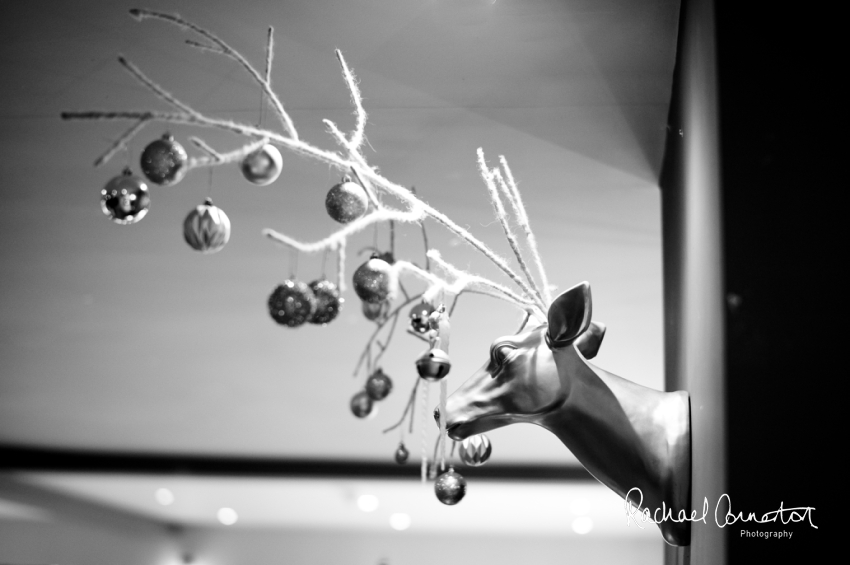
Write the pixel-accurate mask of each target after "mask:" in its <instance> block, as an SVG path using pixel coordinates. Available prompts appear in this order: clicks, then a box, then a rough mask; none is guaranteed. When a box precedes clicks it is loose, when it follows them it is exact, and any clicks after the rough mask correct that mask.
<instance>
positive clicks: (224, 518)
mask: <svg viewBox="0 0 850 565" xmlns="http://www.w3.org/2000/svg"><path fill="white" fill-rule="evenodd" d="M238 519H239V515H238V514H236V510H234V509H233V508H219V509H218V521H219V522H221V523H222V524H224V525H225V526H232V525H233V524H235V523H236V520H238Z"/></svg>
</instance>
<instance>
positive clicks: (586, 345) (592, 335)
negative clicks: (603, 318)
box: [575, 322, 606, 359]
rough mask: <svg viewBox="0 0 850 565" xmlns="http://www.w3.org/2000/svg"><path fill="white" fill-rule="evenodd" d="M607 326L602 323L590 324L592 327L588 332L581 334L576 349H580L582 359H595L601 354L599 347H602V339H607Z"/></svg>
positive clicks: (576, 342)
mask: <svg viewBox="0 0 850 565" xmlns="http://www.w3.org/2000/svg"><path fill="white" fill-rule="evenodd" d="M605 330H606V328H605V324H603V323H602V322H590V327H589V328H587V331H586V332H584V333H583V334H581V335H580V336H579V337H578V339H577V340H576V341H575V346H576V349H578V350H579V351H580V352H581V354H582V357H584V358H585V359H593V358H594V357H596V354H597V353H599V346H600V345H602V338H604V337H605Z"/></svg>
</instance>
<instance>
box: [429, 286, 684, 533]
mask: <svg viewBox="0 0 850 565" xmlns="http://www.w3.org/2000/svg"><path fill="white" fill-rule="evenodd" d="M591 307H592V304H591V294H590V285H588V284H587V283H582V284H579V285H577V286H575V287H573V288H571V289H569V290H567V291H565V292H564V293H563V294H561V295H560V296H558V297H557V298H556V299H555V300H554V301H553V302H552V304H551V306H550V307H549V311H548V314H547V317H548V324H543V325H539V326H537V327H533V328H528V327H526V328H523V330H522V331H521V332H520V333H518V334H516V335H512V336H505V337H500V338H498V339H496V340H495V341H494V342H493V344H492V345H491V347H490V354H489V358H488V360H487V361H486V362H485V363H484V366H483V367H481V369H480V370H479V371H478V372H477V373H475V374H474V375H473V376H472V377H471V378H470V379H469V380H468V381H466V382H465V383H464V384H463V385H461V387H460V388H459V389H458V390H457V391H455V392H454V393H453V394H452V395H451V396H450V397H449V398H448V401H447V403H446V430H447V433H448V434H449V436H450V437H451V438H453V439H455V440H461V439H464V438H466V437H469V436H470V435H473V434H477V433H481V432H486V431H488V430H493V429H495V428H499V427H502V426H506V425H509V424H513V423H516V422H527V423H532V424H537V425H540V426H542V427H544V428H546V429H548V430H549V431H551V432H552V433H554V434H555V435H556V436H558V438H559V439H560V440H561V441H562V442H563V443H564V444H565V445H566V446H567V447H568V448H569V449H570V450H571V451H572V452H573V454H574V455H575V456H576V457H577V458H578V460H579V461H580V462H581V463H582V464H583V465H584V466H585V467H586V468H587V470H588V471H590V473H591V474H593V476H594V477H596V478H597V479H598V480H599V481H601V482H602V483H604V484H605V485H607V486H608V487H610V488H611V489H613V490H614V491H615V492H617V493H618V494H619V495H620V496H621V497H623V498H625V497H626V496H629V497H630V500H633V502H635V503H636V504H637V503H639V501H638V500H635V498H636V496H635V495H636V493H635V492H634V491H632V493H631V494H630V491H631V490H632V489H633V488H635V487H637V488H639V489H640V491H641V493H642V495H643V500H642V502H643V507H644V508H647V509H648V510H649V511H650V512H651V513H654V512H655V510H656V509H660V510H659V512H660V514H656V517H657V518H659V519H660V518H661V517H662V516H664V512H665V509H672V512H673V517H677V516H678V512H679V511H680V510H683V511H685V512H686V513H687V512H688V510H689V507H690V504H689V486H690V407H689V400H688V395H687V393H685V392H672V393H664V392H659V391H655V390H652V389H649V388H646V387H643V386H641V385H638V384H635V383H632V382H630V381H627V380H625V379H622V378H620V377H617V376H616V375H613V374H611V373H608V372H607V371H604V370H602V369H600V368H598V367H595V366H593V365H592V364H590V363H589V362H588V359H592V358H593V357H594V356H595V355H596V353H597V351H598V350H599V346H600V344H601V342H602V339H603V337H604V335H605V326H604V325H603V324H599V323H595V322H592V321H591V309H592V308H591ZM657 521H659V524H658V525H659V528H660V529H661V532H662V535H663V536H664V539H665V540H666V541H667V542H668V543H670V544H673V545H687V544H688V543H689V540H690V527H689V522H686V521H683V522H674V521H672V520H669V519H668V520H666V521H664V520H657Z"/></svg>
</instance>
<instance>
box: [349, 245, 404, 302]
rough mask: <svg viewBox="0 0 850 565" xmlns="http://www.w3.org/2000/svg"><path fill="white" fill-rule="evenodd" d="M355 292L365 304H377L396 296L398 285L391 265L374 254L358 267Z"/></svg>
mask: <svg viewBox="0 0 850 565" xmlns="http://www.w3.org/2000/svg"><path fill="white" fill-rule="evenodd" d="M353 283H354V292H356V293H357V296H359V297H360V299H361V300H362V301H363V302H369V303H371V304H377V303H379V302H382V301H384V300H386V299H387V298H388V297H391V295H394V294H395V288H396V286H397V284H398V282H397V280H396V276H395V274H394V273H393V270H392V267H390V265H389V263H387V262H386V261H384V260H383V259H380V258H379V257H377V254H373V255H372V258H371V259H369V260H368V261H366V262H365V263H363V264H362V265H360V266H359V267H357V270H356V271H354V277H353Z"/></svg>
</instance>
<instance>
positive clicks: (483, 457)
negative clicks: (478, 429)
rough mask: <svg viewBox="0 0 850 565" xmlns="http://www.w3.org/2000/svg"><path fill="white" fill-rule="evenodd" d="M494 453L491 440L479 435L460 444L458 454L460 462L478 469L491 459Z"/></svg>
mask: <svg viewBox="0 0 850 565" xmlns="http://www.w3.org/2000/svg"><path fill="white" fill-rule="evenodd" d="M492 451H493V446H492V445H491V444H490V439H489V438H488V437H487V436H486V435H484V434H478V435H474V436H470V437H468V438H466V439H465V440H463V441H462V442H460V449H459V450H458V454H459V455H460V460H461V461H463V462H464V463H466V464H467V465H469V466H470V467H478V466H480V465H483V464H484V463H486V462H487V460H488V459H490V454H491V453H492Z"/></svg>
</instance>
